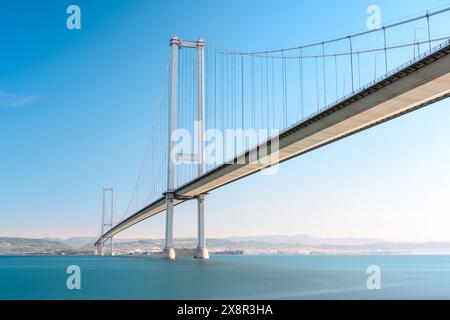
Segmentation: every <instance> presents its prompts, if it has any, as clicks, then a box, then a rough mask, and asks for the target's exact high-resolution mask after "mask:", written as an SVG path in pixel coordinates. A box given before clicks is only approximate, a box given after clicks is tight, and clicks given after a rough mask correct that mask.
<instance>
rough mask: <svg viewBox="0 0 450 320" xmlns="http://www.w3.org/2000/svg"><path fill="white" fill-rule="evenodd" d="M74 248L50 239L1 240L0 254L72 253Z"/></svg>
mask: <svg viewBox="0 0 450 320" xmlns="http://www.w3.org/2000/svg"><path fill="white" fill-rule="evenodd" d="M70 250H72V248H71V247H70V246H68V245H67V244H64V243H61V242H59V241H54V240H48V239H27V238H0V254H3V255H4V254H27V253H28V254H37V253H42V254H50V253H55V252H59V251H70Z"/></svg>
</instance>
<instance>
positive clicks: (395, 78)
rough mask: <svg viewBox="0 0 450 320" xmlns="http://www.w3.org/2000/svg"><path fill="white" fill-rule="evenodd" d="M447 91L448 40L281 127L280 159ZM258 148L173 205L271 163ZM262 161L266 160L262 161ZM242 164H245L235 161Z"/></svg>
mask: <svg viewBox="0 0 450 320" xmlns="http://www.w3.org/2000/svg"><path fill="white" fill-rule="evenodd" d="M448 96H450V42H447V43H446V45H443V46H442V47H441V48H440V49H439V50H437V51H435V52H434V53H432V54H430V55H428V56H426V57H425V58H423V59H421V60H419V61H416V62H414V63H412V64H410V65H408V66H406V67H404V68H403V69H399V70H398V71H396V72H395V73H393V74H391V75H389V76H388V77H386V78H384V79H382V80H380V81H379V82H377V83H375V84H373V85H371V86H369V87H367V88H364V89H362V90H361V91H359V92H357V93H356V94H354V95H353V96H351V97H348V98H347V99H345V100H342V101H341V102H338V103H336V104H335V105H333V106H331V107H329V108H328V109H326V110H324V111H322V112H321V113H319V114H317V115H315V116H313V117H311V118H309V119H307V120H305V121H302V122H300V123H297V124H295V125H294V126H292V127H290V128H288V129H286V130H285V131H283V132H281V133H280V135H279V150H278V162H283V161H286V160H288V159H290V158H293V157H296V156H299V155H301V154H304V153H306V152H309V151H311V150H314V149H316V148H320V147H322V146H324V145H326V144H329V143H332V142H334V141H337V140H339V139H342V138H345V137H347V136H349V135H352V134H354V133H357V132H359V131H362V130H365V129H367V128H370V127H372V126H375V125H378V124H381V123H383V122H386V121H388V120H390V119H393V118H396V117H399V116H401V115H403V114H405V113H408V112H411V111H414V110H416V109H419V108H421V107H424V106H427V105H429V104H431V103H433V102H436V101H438V100H442V99H445V98H447V97H448ZM257 150H258V147H255V148H254V149H252V150H250V151H248V152H246V153H245V154H242V155H240V156H238V157H236V158H235V159H234V161H233V163H231V162H230V163H229V164H223V165H220V166H219V167H217V168H215V169H213V170H211V171H209V172H207V173H205V174H204V175H202V176H200V177H199V178H197V179H195V180H193V181H191V182H189V183H187V184H185V185H183V186H181V187H179V188H178V189H176V190H175V193H176V194H177V195H179V196H180V198H179V199H176V200H175V204H176V205H177V204H180V203H182V202H184V201H186V199H189V197H195V196H197V195H199V194H202V193H205V192H208V191H211V190H214V189H216V188H219V187H221V186H223V185H225V184H228V183H230V182H233V181H236V180H238V179H241V178H243V177H246V176H248V175H251V174H253V173H255V172H258V171H260V170H262V169H264V168H266V167H267V166H268V165H270V161H271V159H270V154H269V157H267V158H266V159H264V158H259V159H258V160H257V161H253V162H250V163H249V160H248V159H257V157H255V158H253V157H252V155H255V154H257V153H258V152H257ZM264 160H266V161H264ZM235 163H243V164H235ZM164 210H165V197H164V196H161V198H159V199H157V200H156V201H154V202H153V203H151V204H150V205H148V206H147V207H145V208H143V209H142V210H140V211H138V212H136V213H135V214H133V215H131V216H130V217H128V218H127V219H125V220H123V221H122V222H121V223H119V224H118V225H116V226H115V227H114V228H112V229H111V230H109V231H108V232H107V233H105V234H104V235H103V236H102V237H101V238H100V239H99V240H98V241H97V243H96V244H98V243H99V242H104V241H106V240H108V239H109V238H110V237H112V236H114V235H115V234H117V233H119V232H121V231H123V230H125V229H127V228H129V227H130V226H132V225H134V224H136V223H138V222H140V221H142V220H145V219H147V218H149V217H151V216H153V215H155V214H158V213H160V212H162V211H164Z"/></svg>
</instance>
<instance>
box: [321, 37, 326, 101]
mask: <svg viewBox="0 0 450 320" xmlns="http://www.w3.org/2000/svg"><path fill="white" fill-rule="evenodd" d="M322 69H323V103H324V106H326V105H327V82H326V76H325V43H323V42H322Z"/></svg>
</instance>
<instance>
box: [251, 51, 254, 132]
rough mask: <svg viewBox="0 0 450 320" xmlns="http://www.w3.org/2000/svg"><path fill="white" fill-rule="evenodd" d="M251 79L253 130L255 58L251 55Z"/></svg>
mask: <svg viewBox="0 0 450 320" xmlns="http://www.w3.org/2000/svg"><path fill="white" fill-rule="evenodd" d="M251 72H252V79H251V89H252V100H251V101H252V114H251V117H252V129H254V128H255V57H254V56H253V55H252V69H251Z"/></svg>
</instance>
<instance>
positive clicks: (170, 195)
mask: <svg viewBox="0 0 450 320" xmlns="http://www.w3.org/2000/svg"><path fill="white" fill-rule="evenodd" d="M170 46H171V50H172V53H171V74H170V79H171V80H170V98H169V135H168V136H169V142H168V143H169V148H168V152H167V161H168V165H167V168H168V169H167V170H168V172H167V191H166V192H165V198H166V229H165V243H164V249H163V257H164V258H167V259H175V258H176V254H175V248H174V246H173V208H174V199H175V198H176V196H177V195H176V194H175V193H174V188H175V183H174V182H175V181H174V172H175V166H174V161H173V159H172V158H171V156H172V154H171V153H172V150H173V149H174V146H175V141H173V140H172V134H173V132H174V131H175V130H176V129H177V128H176V119H177V118H176V117H177V115H176V109H177V93H178V83H177V82H178V53H179V49H180V48H193V49H196V52H197V59H196V60H197V86H198V87H197V90H198V99H197V100H198V119H197V120H198V127H197V139H198V140H197V142H198V143H197V157H196V159H197V164H198V175H199V176H200V175H202V174H203V173H204V172H205V165H204V155H203V134H204V131H205V124H204V114H205V51H204V48H205V41H204V40H203V39H202V38H199V39H198V40H197V41H195V42H194V41H184V40H180V39H178V38H177V37H176V36H174V37H172V39H171V40H170ZM196 198H197V212H198V230H197V231H198V234H197V236H198V239H197V251H196V255H195V257H196V258H200V259H208V258H209V254H208V250H207V248H206V244H205V232H204V229H205V228H204V224H205V223H204V199H205V195H203V194H202V195H198V196H197V197H196Z"/></svg>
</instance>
